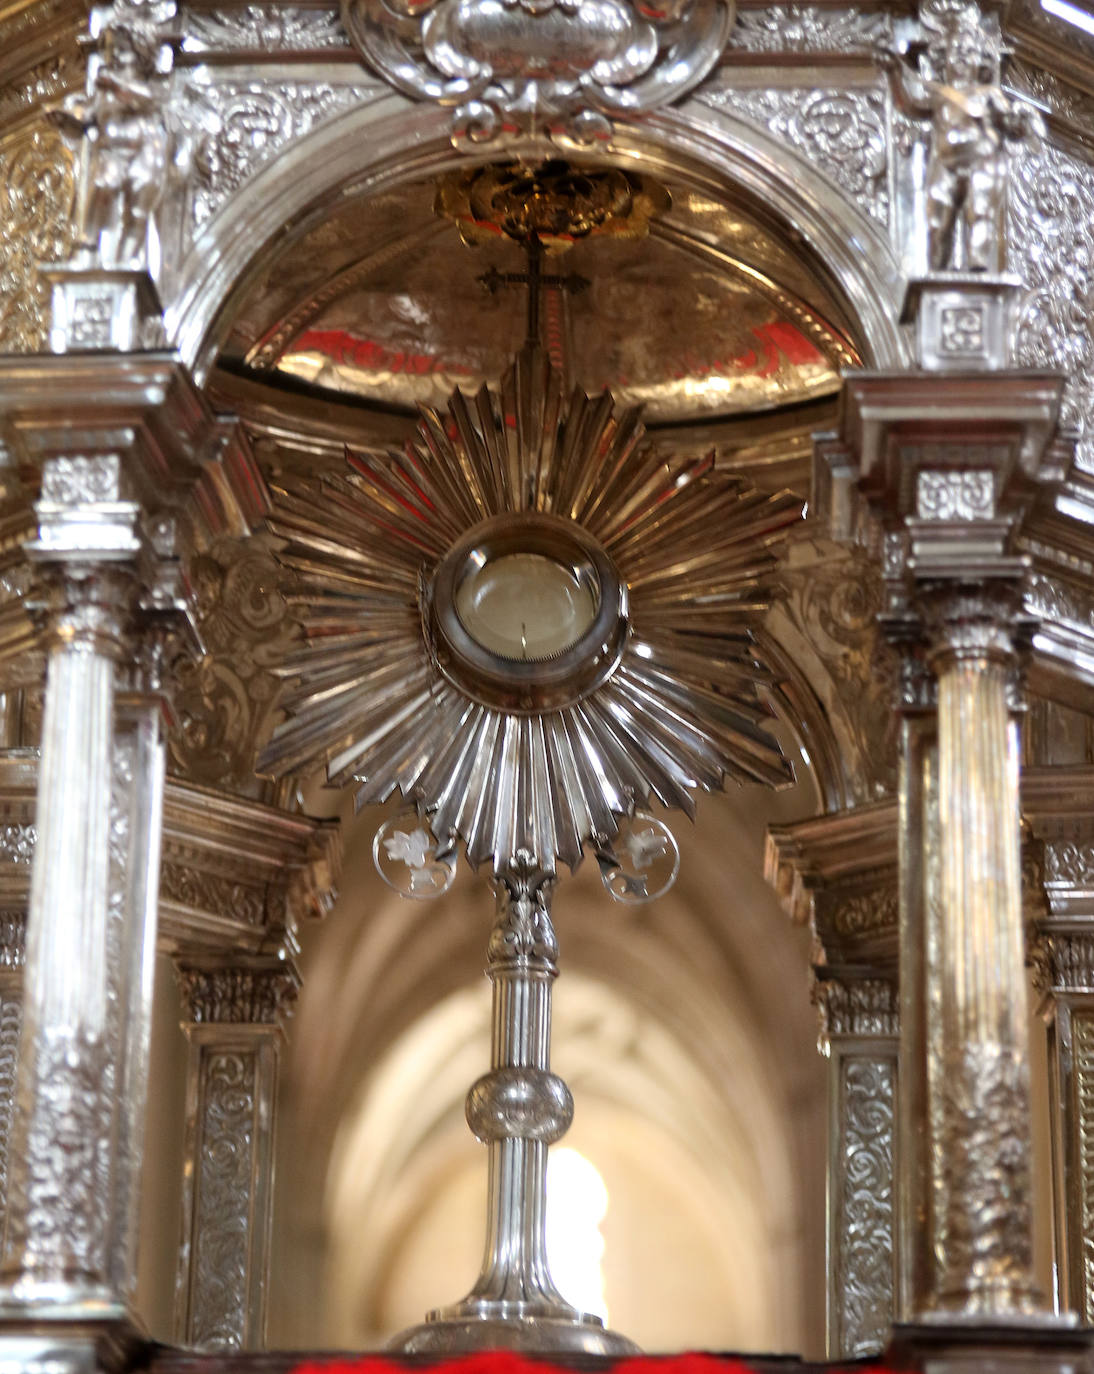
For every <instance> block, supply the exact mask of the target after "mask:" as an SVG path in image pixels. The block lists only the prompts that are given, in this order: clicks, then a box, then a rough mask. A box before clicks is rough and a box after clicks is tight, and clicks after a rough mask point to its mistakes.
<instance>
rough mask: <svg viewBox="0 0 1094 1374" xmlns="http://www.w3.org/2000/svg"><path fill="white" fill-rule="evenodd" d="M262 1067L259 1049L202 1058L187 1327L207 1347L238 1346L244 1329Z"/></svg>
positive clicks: (197, 1343) (210, 1053) (208, 1053)
mask: <svg viewBox="0 0 1094 1374" xmlns="http://www.w3.org/2000/svg"><path fill="white" fill-rule="evenodd" d="M257 1072H258V1070H257V1063H256V1059H255V1056H254V1055H253V1054H248V1053H243V1052H234V1051H233V1052H226V1051H225V1052H221V1051H215V1050H209V1051H206V1052H205V1053H204V1054H203V1056H202V1064H201V1084H200V1093H201V1097H200V1101H201V1113H202V1116H201V1128H202V1129H201V1156H200V1159H199V1160H198V1161H197V1186H196V1199H195V1206H196V1216H195V1218H194V1241H193V1245H194V1254H193V1269H192V1288H191V1296H190V1312H191V1317H190V1332H189V1336H190V1343H191V1344H193V1345H195V1346H198V1347H202V1348H211V1349H219V1350H238V1349H240V1348H241V1347H242V1345H243V1342H244V1338H245V1334H246V1316H247V1313H246V1306H245V1302H244V1294H245V1293H246V1291H247V1271H248V1262H249V1245H250V1230H251V1215H250V1212H251V1193H252V1173H253V1168H254V1155H255V1130H256V1126H255V1112H256V1108H257V1102H256V1086H257Z"/></svg>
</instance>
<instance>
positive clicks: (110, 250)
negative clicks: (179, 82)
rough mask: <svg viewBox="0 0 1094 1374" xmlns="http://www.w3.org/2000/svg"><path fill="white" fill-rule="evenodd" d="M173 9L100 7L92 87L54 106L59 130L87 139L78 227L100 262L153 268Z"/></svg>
mask: <svg viewBox="0 0 1094 1374" xmlns="http://www.w3.org/2000/svg"><path fill="white" fill-rule="evenodd" d="M174 12H175V5H174V3H173V0H154V2H153V3H145V4H143V5H134V4H125V5H119V6H115V7H114V8H112V9H104V10H101V11H97V12H95V13H94V14H93V25H92V34H93V38H92V42H93V46H94V52H93V54H92V56H91V59H90V61H89V63H88V88H87V93H86V95H85V94H80V95H75V96H70V97H68V99H66V101H65V102H64V105H63V106H61V108H59V109H57V110H55V111H53V112H52V118H53V121H54V123H56V124H57V125H58V126H59V127H60V128H61V130H62V132H64V133H66V134H68V135H69V136H70V137H73V138H82V140H83V155H84V159H85V162H84V175H83V176H82V177H81V198H80V204H79V207H78V211H77V214H78V224H79V233H80V239H81V243H82V246H83V248H84V249H85V250H86V251H87V252H88V253H90V254H91V255H92V256H93V257H94V258H95V259H96V260H97V261H98V263H99V264H100V265H101V266H103V267H120V268H146V267H148V266H149V262H148V252H149V247H148V245H149V228H150V225H151V223H152V217H153V215H154V214H155V211H156V209H157V207H158V205H159V203H160V201H161V199H162V197H163V193H164V188H165V185H166V181H167V176H168V171H169V167H170V162H171V151H172V150H171V138H170V133H169V130H168V126H167V121H166V118H165V115H164V108H163V107H164V101H163V99H162V95H161V90H160V87H161V85H162V83H163V80H164V77H165V75H166V73H167V71H169V70H170V66H171V59H172V53H171V48H170V46H169V45H168V44H165V43H164V41H163V37H162V33H161V31H160V27H159V26H160V24H162V23H163V22H164V20H165V19H168V18H171V17H172V16H173V15H174ZM96 18H97V19H98V23H96V22H95V20H96Z"/></svg>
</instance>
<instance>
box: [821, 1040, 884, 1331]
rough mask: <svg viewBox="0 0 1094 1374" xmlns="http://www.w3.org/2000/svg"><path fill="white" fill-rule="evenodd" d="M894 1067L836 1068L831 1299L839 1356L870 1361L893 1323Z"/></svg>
mask: <svg viewBox="0 0 1094 1374" xmlns="http://www.w3.org/2000/svg"><path fill="white" fill-rule="evenodd" d="M894 1064H895V1061H894V1060H892V1059H866V1058H859V1057H857V1056H856V1057H854V1058H848V1059H847V1060H845V1061H844V1063H843V1065H842V1074H841V1077H842V1083H841V1093H842V1103H841V1107H842V1112H841V1116H842V1127H843V1138H842V1141H841V1146H840V1152H839V1163H840V1171H841V1184H842V1186H841V1191H840V1215H839V1219H838V1228H839V1252H838V1256H837V1266H838V1267H837V1276H836V1282H837V1291H838V1292H839V1295H840V1298H839V1303H840V1311H839V1322H840V1354H841V1355H842V1356H844V1357H854V1356H858V1355H869V1354H876V1353H877V1352H878V1351H879V1350H882V1349H884V1347H885V1345H886V1344H887V1342H888V1339H889V1331H890V1326H891V1324H892V1320H893V1310H894V1307H893V1137H894V1127H895V1112H894V1101H895V1082H894V1079H895V1076H896V1075H895V1072H894Z"/></svg>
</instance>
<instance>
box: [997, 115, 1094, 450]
mask: <svg viewBox="0 0 1094 1374" xmlns="http://www.w3.org/2000/svg"><path fill="white" fill-rule="evenodd" d="M1014 157H1015V166H1014V170H1013V174H1012V176H1011V178H1010V195H1009V199H1008V215H1007V218H1008V251H1009V259H1010V264H1009V265H1010V268H1011V270H1012V271H1013V272H1015V273H1017V275H1018V276H1019V277H1020V278H1021V279H1022V281H1023V283H1024V288H1025V289H1024V291H1023V293H1022V296H1021V300H1020V304H1019V309H1018V320H1017V327H1016V333H1015V361H1016V363H1018V364H1019V365H1020V366H1023V367H1038V368H1045V369H1048V370H1051V371H1059V372H1063V373H1064V374H1065V376H1066V379H1067V381H1066V386H1065V390H1064V402H1063V407H1062V412H1061V422H1062V424H1063V425H1065V426H1068V427H1073V428H1074V429H1076V430H1077V431H1078V435H1079V443H1078V450H1077V461H1078V464H1079V466H1080V467H1082V468H1084V469H1085V470H1087V471H1094V332H1092V331H1091V328H1090V318H1091V314H1092V312H1094V159H1092V157H1091V156H1090V155H1088V154H1086V153H1085V152H1083V151H1081V150H1080V149H1079V148H1078V147H1076V146H1073V145H1068V146H1066V147H1064V146H1061V145H1057V144H1054V143H1051V142H1049V141H1047V140H1044V141H1041V142H1038V143H1030V144H1020V145H1018V146H1017V147H1016V149H1015V153H1014Z"/></svg>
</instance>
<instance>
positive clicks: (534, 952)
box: [389, 851, 637, 1356]
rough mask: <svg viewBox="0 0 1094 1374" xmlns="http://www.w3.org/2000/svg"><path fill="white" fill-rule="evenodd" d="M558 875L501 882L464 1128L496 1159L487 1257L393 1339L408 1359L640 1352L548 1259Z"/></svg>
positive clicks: (504, 877)
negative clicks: (575, 1299) (457, 1297)
mask: <svg viewBox="0 0 1094 1374" xmlns="http://www.w3.org/2000/svg"><path fill="white" fill-rule="evenodd" d="M554 886H555V878H554V875H553V874H552V873H550V872H549V871H547V870H546V869H545V868H544V867H543V866H542V865H541V864H540V863H539V861H538V860H537V859H536V858H535V857H534V856H533V855H531V854H529V853H527V852H526V851H525V852H518V853H517V854H514V855H513V857H512V858H511V859H510V860H509V862H508V863H507V864H505V865H504V866H502V867H501V868H500V870H499V871H498V872H497V874H496V876H495V879H494V892H495V896H496V899H497V918H496V920H495V923H494V929H493V931H492V933H491V936H490V943H489V946H488V951H487V965H486V974H487V977H488V978H489V979H490V982H491V984H492V985H493V1018H492V1028H491V1045H490V1064H491V1067H490V1071H489V1073H486V1074H484V1075H483V1077H482V1078H480V1079H479V1080H478V1082H476V1083H475V1084H474V1085H473V1086H472V1088H471V1091H470V1093H469V1094H468V1098H467V1124H468V1125H469V1126H470V1127H471V1130H472V1132H473V1133H474V1134H475V1136H476V1137H477V1138H478V1139H479V1140H481V1141H482V1142H483V1143H484V1144H485V1145H486V1146H487V1149H488V1150H489V1153H490V1164H489V1184H488V1197H487V1232H486V1254H485V1257H484V1259H483V1266H482V1272H481V1273H480V1275H479V1278H478V1280H477V1282H476V1283H475V1285H474V1287H473V1288H472V1289H471V1292H470V1293H469V1294H468V1295H467V1297H466V1298H464V1299H463V1301H462V1302H459V1303H455V1304H454V1305H453V1306H451V1307H443V1308H440V1309H438V1310H437V1311H434V1312H430V1313H429V1315H428V1316H427V1318H426V1320H425V1322H424V1324H423V1325H421V1326H416V1327H412V1328H411V1329H410V1330H409V1331H406V1332H403V1333H401V1334H400V1335H398V1336H396V1337H395V1338H394V1340H393V1341H392V1342H391V1344H390V1347H389V1348H390V1349H392V1350H397V1351H400V1352H403V1353H405V1354H435V1355H443V1354H448V1353H452V1352H455V1351H466V1350H482V1349H491V1348H494V1347H495V1346H497V1345H499V1344H500V1345H503V1346H507V1347H510V1348H513V1349H518V1350H520V1349H522V1350H539V1351H551V1352H554V1353H568V1354H586V1355H615V1356H620V1355H627V1354H635V1353H637V1347H636V1346H635V1345H634V1344H633V1342H631V1341H629V1340H627V1339H626V1338H625V1337H623V1336H620V1335H618V1334H616V1333H615V1332H613V1331H609V1330H606V1329H605V1327H604V1323H603V1321H602V1320H601V1318H600V1317H597V1316H595V1315H593V1314H590V1313H587V1312H581V1311H579V1310H578V1309H576V1308H574V1307H572V1306H571V1305H570V1304H569V1303H568V1302H567V1301H566V1300H565V1299H564V1298H563V1297H562V1295H561V1294H560V1293H559V1291H558V1289H557V1288H556V1287H555V1284H554V1281H553V1279H552V1278H551V1272H550V1268H549V1265H548V1260H547V1233H546V1204H547V1150H548V1147H549V1146H550V1145H553V1144H554V1143H555V1142H556V1141H558V1140H560V1139H561V1138H562V1136H563V1135H565V1133H566V1131H567V1130H568V1129H569V1126H570V1123H571V1121H572V1120H573V1114H574V1102H573V1098H572V1097H571V1095H570V1090H569V1088H567V1086H566V1084H565V1083H564V1082H563V1081H562V1079H561V1078H559V1077H558V1076H557V1075H556V1074H553V1073H552V1072H551V1057H550V1049H551V984H552V983H553V982H554V980H555V978H556V977H557V976H558V941H557V939H556V938H555V932H554V927H553V926H552V924H551V897H552V892H553V888H554Z"/></svg>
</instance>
